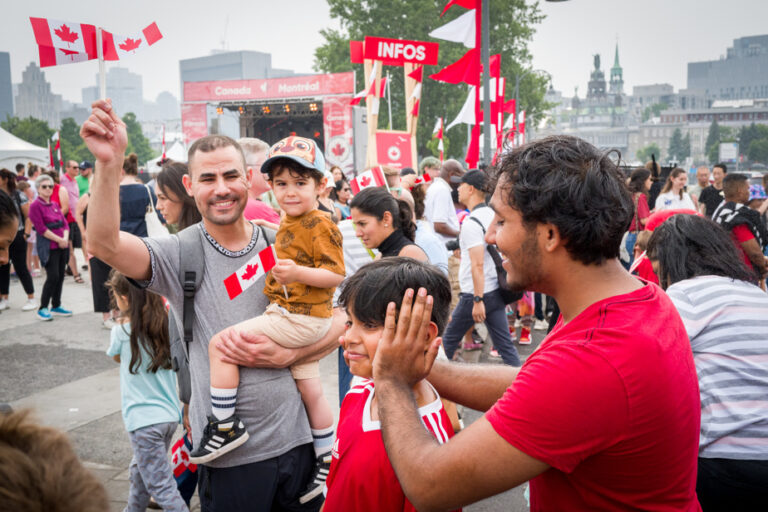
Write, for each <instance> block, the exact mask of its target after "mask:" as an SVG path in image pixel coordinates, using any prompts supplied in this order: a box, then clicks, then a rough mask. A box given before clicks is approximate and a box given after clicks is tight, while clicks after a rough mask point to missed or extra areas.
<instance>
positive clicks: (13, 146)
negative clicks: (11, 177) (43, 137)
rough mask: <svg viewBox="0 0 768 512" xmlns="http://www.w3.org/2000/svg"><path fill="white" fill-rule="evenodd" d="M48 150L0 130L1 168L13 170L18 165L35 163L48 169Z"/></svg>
mask: <svg viewBox="0 0 768 512" xmlns="http://www.w3.org/2000/svg"><path fill="white" fill-rule="evenodd" d="M49 158H50V157H49V156H48V149H46V148H41V147H39V146H35V145H34V144H30V143H29V142H27V141H24V140H21V139H20V138H18V137H16V136H15V135H13V134H12V133H9V132H7V131H5V130H3V129H2V128H0V167H7V168H8V169H13V168H14V167H15V166H16V164H19V163H21V164H24V165H26V164H27V162H33V163H35V164H39V165H43V166H45V167H47V166H48V165H49V163H50V159H49Z"/></svg>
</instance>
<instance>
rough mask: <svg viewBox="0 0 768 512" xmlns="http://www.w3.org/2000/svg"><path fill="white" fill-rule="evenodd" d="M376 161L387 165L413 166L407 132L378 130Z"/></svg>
mask: <svg viewBox="0 0 768 512" xmlns="http://www.w3.org/2000/svg"><path fill="white" fill-rule="evenodd" d="M376 161H377V162H378V163H379V164H381V165H386V166H387V167H394V168H395V169H402V168H403V167H411V168H415V167H416V166H415V165H414V161H413V154H412V151H411V136H410V134H409V133H408V132H400V131H394V130H393V131H388V130H380V131H377V132H376Z"/></svg>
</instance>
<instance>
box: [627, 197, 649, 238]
mask: <svg viewBox="0 0 768 512" xmlns="http://www.w3.org/2000/svg"><path fill="white" fill-rule="evenodd" d="M650 216H651V210H650V208H648V198H647V197H645V194H643V193H640V195H639V196H638V198H637V215H635V216H634V217H632V223H631V224H630V225H629V231H630V232H635V231H642V230H644V229H645V227H644V226H643V224H642V223H641V222H640V220H642V219H648V217H650Z"/></svg>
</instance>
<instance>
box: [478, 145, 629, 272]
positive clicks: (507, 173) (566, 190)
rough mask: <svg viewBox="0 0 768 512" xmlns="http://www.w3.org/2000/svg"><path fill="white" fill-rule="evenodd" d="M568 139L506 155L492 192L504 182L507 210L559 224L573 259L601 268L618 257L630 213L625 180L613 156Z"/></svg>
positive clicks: (530, 221) (532, 220)
mask: <svg viewBox="0 0 768 512" xmlns="http://www.w3.org/2000/svg"><path fill="white" fill-rule="evenodd" d="M614 152H615V153H617V155H618V156H619V157H620V156H621V155H620V154H618V151H616V150H612V151H607V152H603V151H600V150H598V149H597V148H596V147H594V146H593V145H592V144H589V143H588V142H586V141H584V140H582V139H579V138H577V137H571V136H566V135H558V136H553V137H547V138H545V139H541V140H537V141H534V142H531V143H529V144H526V145H525V146H521V147H519V148H515V149H514V150H512V151H511V152H509V153H506V154H505V155H504V156H503V157H502V160H501V162H500V164H499V166H498V168H497V173H496V178H497V179H496V180H494V183H493V184H492V188H495V186H496V185H497V183H498V180H499V179H501V178H503V182H502V185H503V186H504V187H505V189H506V190H505V192H506V196H507V202H508V204H509V206H511V207H512V208H514V209H516V210H518V211H519V212H520V214H521V215H522V217H523V222H524V223H525V224H526V225H528V227H530V228H533V226H534V225H536V224H539V223H546V222H548V223H552V224H554V225H555V226H557V229H558V230H559V231H560V235H561V236H562V237H563V239H564V240H565V248H566V250H567V251H568V253H569V254H570V255H571V256H572V257H573V258H574V259H575V260H577V261H579V262H581V263H584V264H585V265H590V264H601V263H603V262H605V261H606V260H609V259H614V258H618V257H619V245H620V244H621V238H622V237H623V236H624V232H625V231H627V229H628V228H629V224H630V221H631V220H632V216H633V215H634V203H633V201H632V195H631V194H630V192H629V189H628V188H627V185H626V183H625V179H626V178H625V176H624V174H623V173H622V172H621V171H620V170H619V168H618V167H617V165H616V164H615V163H614V162H613V161H612V160H611V154H612V153H614Z"/></svg>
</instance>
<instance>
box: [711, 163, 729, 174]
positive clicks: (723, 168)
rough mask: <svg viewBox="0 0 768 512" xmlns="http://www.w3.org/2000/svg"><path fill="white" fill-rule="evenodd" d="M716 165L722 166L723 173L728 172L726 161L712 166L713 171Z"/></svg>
mask: <svg viewBox="0 0 768 512" xmlns="http://www.w3.org/2000/svg"><path fill="white" fill-rule="evenodd" d="M715 167H719V168H721V169H722V170H723V174H728V167H726V166H725V164H724V163H722V162H720V163H717V164H715V165H714V166H712V170H713V171H714V170H715Z"/></svg>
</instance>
